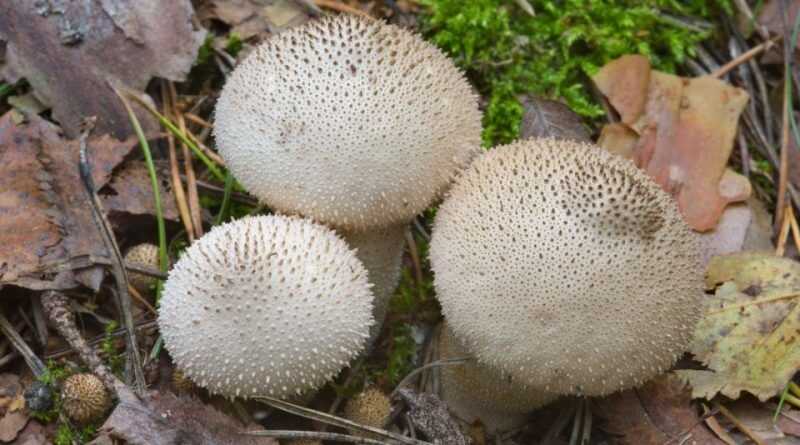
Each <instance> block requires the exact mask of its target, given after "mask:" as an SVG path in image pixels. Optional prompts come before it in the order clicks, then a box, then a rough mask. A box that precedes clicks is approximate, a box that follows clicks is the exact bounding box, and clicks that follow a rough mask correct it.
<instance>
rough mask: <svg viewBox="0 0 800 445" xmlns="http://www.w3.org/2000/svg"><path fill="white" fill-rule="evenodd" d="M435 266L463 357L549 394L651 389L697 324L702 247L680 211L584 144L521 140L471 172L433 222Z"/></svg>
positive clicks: (640, 176)
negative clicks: (467, 355)
mask: <svg viewBox="0 0 800 445" xmlns="http://www.w3.org/2000/svg"><path fill="white" fill-rule="evenodd" d="M430 258H431V266H432V269H433V271H434V285H435V287H436V292H437V295H438V297H439V299H440V301H441V303H442V309H443V312H444V314H445V316H446V318H447V321H448V323H449V325H450V327H451V328H452V330H453V333H454V334H455V335H456V337H458V339H459V340H460V341H461V342H462V343H463V345H464V347H465V348H466V349H467V350H469V351H470V352H472V353H474V354H475V356H476V357H477V359H478V361H480V362H482V363H484V364H486V365H488V366H490V367H493V368H496V369H498V370H502V371H504V372H506V373H507V374H508V375H510V376H511V377H512V378H513V379H515V381H518V382H520V383H524V384H527V385H530V386H532V387H536V388H543V389H544V390H546V391H548V392H555V393H560V394H585V395H604V394H609V393H611V392H614V391H617V390H621V389H625V388H630V387H632V386H635V385H639V384H641V383H643V382H644V381H646V380H648V379H650V378H652V377H654V376H656V375H657V374H659V373H661V372H662V371H664V370H666V369H667V368H669V367H670V366H671V365H672V364H673V363H674V362H675V360H676V359H677V357H678V356H679V355H680V354H681V353H682V352H683V351H684V350H685V348H686V346H687V344H688V342H689V340H690V338H691V335H692V330H693V328H694V325H695V324H696V322H697V320H698V318H699V316H700V312H701V300H700V299H701V296H702V294H703V293H702V289H703V288H702V274H703V269H702V267H701V265H700V262H699V249H698V240H697V238H696V235H695V234H694V233H693V232H692V231H691V230H690V229H689V227H688V226H687V225H686V223H684V221H683V220H682V219H681V216H680V215H679V213H678V209H677V207H676V205H675V203H674V202H673V201H672V200H671V198H670V197H669V196H668V195H667V194H666V193H665V192H664V191H663V190H661V188H660V187H659V186H658V185H657V184H656V183H655V182H653V181H652V180H651V179H650V178H649V177H648V176H647V175H645V174H644V173H642V172H641V171H640V170H638V169H637V168H636V167H635V166H634V165H633V163H631V162H630V161H627V160H624V159H621V158H618V157H616V156H613V155H611V154H609V153H607V152H605V151H603V150H602V149H600V148H598V147H596V146H593V145H588V144H583V143H577V142H571V141H557V140H553V139H533V140H526V141H521V142H516V143H514V144H511V145H507V146H503V147H498V148H496V149H494V150H492V151H490V152H488V153H486V154H485V155H483V156H482V157H481V158H479V159H477V160H476V161H475V162H473V163H472V165H471V166H470V167H469V169H467V170H466V171H465V172H464V174H463V175H462V176H461V177H460V179H459V180H458V183H457V184H456V185H454V187H453V188H452V189H451V192H450V195H449V197H448V198H447V199H446V200H445V202H444V203H443V204H442V205H441V206H440V208H439V210H438V213H437V217H436V221H435V225H434V231H433V239H432V241H431V246H430Z"/></svg>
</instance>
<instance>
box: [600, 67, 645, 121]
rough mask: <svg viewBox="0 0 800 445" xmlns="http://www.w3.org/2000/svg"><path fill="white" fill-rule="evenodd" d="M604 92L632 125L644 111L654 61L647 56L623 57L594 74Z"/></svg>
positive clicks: (622, 118)
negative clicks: (651, 63) (651, 61)
mask: <svg viewBox="0 0 800 445" xmlns="http://www.w3.org/2000/svg"><path fill="white" fill-rule="evenodd" d="M592 80H593V81H594V83H595V84H597V87H598V88H599V89H600V91H602V92H603V94H605V95H606V97H608V101H609V102H610V103H611V105H612V106H613V107H614V108H615V109H616V110H617V112H618V113H619V116H620V119H621V120H622V122H623V123H625V124H628V125H632V124H633V123H634V122H636V121H637V120H638V119H639V117H640V116H641V115H642V113H644V110H645V103H646V102H647V89H648V85H649V84H650V61H649V60H648V59H647V57H645V56H641V55H638V54H631V55H626V56H622V57H620V58H619V59H616V60H614V61H612V62H610V63H608V64H606V65H605V66H604V67H603V68H601V69H600V71H598V72H597V74H595V75H594V76H592Z"/></svg>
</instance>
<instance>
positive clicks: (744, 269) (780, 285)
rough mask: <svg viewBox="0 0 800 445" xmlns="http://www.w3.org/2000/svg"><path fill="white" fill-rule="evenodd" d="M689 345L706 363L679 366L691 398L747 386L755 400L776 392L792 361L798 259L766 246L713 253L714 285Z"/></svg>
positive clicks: (797, 331)
mask: <svg viewBox="0 0 800 445" xmlns="http://www.w3.org/2000/svg"><path fill="white" fill-rule="evenodd" d="M719 284H721V285H720V286H719V287H717V290H716V295H715V296H714V297H711V298H709V299H708V301H707V304H706V314H705V316H704V318H703V319H702V320H701V321H700V323H698V325H697V327H696V329H695V334H694V340H693V341H692V344H691V346H690V351H691V352H692V354H694V355H695V357H696V358H697V360H699V361H701V362H702V363H703V364H704V365H706V366H708V368H709V370H707V371H706V370H682V371H678V374H679V375H681V376H682V377H683V378H685V379H686V380H687V381H688V382H689V383H690V385H691V386H692V396H693V397H705V398H707V399H711V398H713V397H714V396H715V395H717V394H718V393H721V394H722V395H724V396H726V397H729V398H731V399H737V398H739V396H740V393H741V392H742V391H747V392H749V393H751V394H753V395H755V396H756V397H758V398H759V399H760V400H761V401H765V400H767V399H769V398H771V397H773V396H775V395H776V394H778V393H780V392H781V391H782V390H783V388H784V387H785V386H786V384H787V382H788V381H789V379H791V378H792V376H793V375H794V374H795V372H797V369H798V368H800V347H798V344H799V343H798V342H800V304H798V303H800V263H797V262H796V261H792V260H790V259H787V258H782V257H776V256H773V255H770V254H767V253H752V252H740V253H735V254H731V255H724V256H719V257H715V258H713V259H712V260H711V262H710V264H709V266H708V270H707V271H706V287H707V288H709V289H713V288H715V287H716V286H717V285H719Z"/></svg>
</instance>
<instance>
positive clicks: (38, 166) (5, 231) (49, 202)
mask: <svg viewBox="0 0 800 445" xmlns="http://www.w3.org/2000/svg"><path fill="white" fill-rule="evenodd" d="M0 146H2V147H3V150H0V216H2V218H0V245H2V246H3V248H2V249H0V285H2V284H15V285H18V286H22V287H28V288H31V289H58V288H62V289H63V288H68V287H72V286H74V285H75V282H74V279H78V280H81V281H84V283H85V284H89V285H90V286H92V287H94V284H96V279H97V277H96V275H97V274H96V273H95V272H93V271H89V270H85V271H83V272H79V273H78V274H77V275H76V276H75V277H73V274H72V272H71V271H70V270H64V269H63V268H61V269H59V270H55V269H54V268H56V266H58V265H59V264H64V263H67V262H68V261H69V260H70V259H73V258H75V257H78V256H82V255H94V256H106V251H105V248H104V247H103V243H102V241H101V239H100V236H99V234H98V232H97V229H96V227H95V225H94V222H93V220H92V215H91V210H90V208H89V203H88V200H87V197H86V193H85V191H84V188H83V185H82V182H81V180H80V177H79V175H78V167H77V166H78V152H79V145H78V142H77V141H66V140H64V139H63V138H62V137H61V134H60V130H59V128H58V127H56V126H55V125H53V124H51V123H49V122H47V121H46V120H44V119H42V118H39V117H37V116H32V117H31V118H30V121H29V122H27V123H20V124H17V123H15V122H14V121H13V119H12V115H11V113H7V114H6V115H4V116H2V117H0ZM88 147H89V149H88V154H89V160H90V163H91V164H92V166H93V170H92V172H93V176H94V182H95V186H96V187H102V186H103V185H104V184H105V183H106V182H107V181H108V180H109V178H110V176H111V171H112V170H113V168H114V167H115V166H116V165H117V164H119V163H120V162H121V161H122V159H123V158H124V157H125V155H127V154H128V153H129V152H130V151H131V149H132V148H133V147H134V141H133V140H130V141H128V142H120V141H117V140H115V139H113V138H110V137H108V136H101V137H98V138H93V139H91V140H90V141H89V142H88ZM45 275H46V276H45ZM87 281H88V282H87Z"/></svg>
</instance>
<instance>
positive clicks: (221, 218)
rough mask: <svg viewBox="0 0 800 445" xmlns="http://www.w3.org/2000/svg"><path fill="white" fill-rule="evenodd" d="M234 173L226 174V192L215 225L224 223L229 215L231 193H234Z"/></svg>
mask: <svg viewBox="0 0 800 445" xmlns="http://www.w3.org/2000/svg"><path fill="white" fill-rule="evenodd" d="M233 184H234V180H233V175H232V174H231V172H227V173H226V174H225V192H224V194H223V195H222V206H220V208H219V213H218V214H217V218H216V219H215V220H214V224H215V225H219V224H222V223H223V222H225V220H226V219H227V217H228V213H229V212H230V207H231V195H232V194H233Z"/></svg>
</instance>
